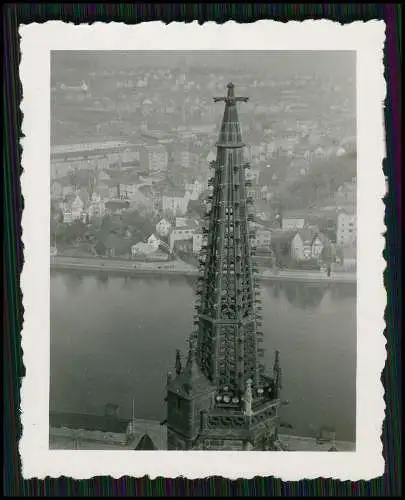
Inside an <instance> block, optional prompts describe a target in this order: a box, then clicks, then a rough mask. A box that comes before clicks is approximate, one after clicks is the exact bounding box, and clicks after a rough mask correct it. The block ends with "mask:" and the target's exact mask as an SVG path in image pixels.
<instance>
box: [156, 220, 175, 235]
mask: <svg viewBox="0 0 405 500" xmlns="http://www.w3.org/2000/svg"><path fill="white" fill-rule="evenodd" d="M171 228H172V225H171V223H170V222H169V221H168V220H167V219H161V220H160V221H159V222H158V223H157V224H156V232H157V234H158V235H159V236H162V237H166V236H168V235H169V232H170V230H171Z"/></svg>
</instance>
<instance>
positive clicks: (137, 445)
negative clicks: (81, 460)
mask: <svg viewBox="0 0 405 500" xmlns="http://www.w3.org/2000/svg"><path fill="white" fill-rule="evenodd" d="M49 426H50V430H49V447H50V449H64V450H106V449H107V450H152V449H159V450H164V449H166V448H167V445H166V442H167V430H166V426H164V425H160V422H158V421H154V420H144V419H140V418H135V416H134V415H133V416H132V418H129V417H121V416H120V408H119V407H118V406H117V405H111V404H107V405H106V406H105V411H104V414H102V415H94V414H86V413H62V412H54V411H51V412H50V414H49Z"/></svg>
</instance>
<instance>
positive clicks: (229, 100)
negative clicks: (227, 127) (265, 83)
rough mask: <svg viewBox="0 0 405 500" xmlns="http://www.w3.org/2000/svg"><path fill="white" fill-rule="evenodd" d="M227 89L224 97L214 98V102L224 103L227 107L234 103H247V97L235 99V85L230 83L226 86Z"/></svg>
mask: <svg viewBox="0 0 405 500" xmlns="http://www.w3.org/2000/svg"><path fill="white" fill-rule="evenodd" d="M226 87H227V89H228V92H227V96H226V97H214V98H213V99H214V102H220V101H224V102H225V103H226V104H227V105H228V106H229V105H232V104H235V103H236V102H247V101H248V100H249V97H235V85H234V84H233V83H232V82H230V83H228V85H227V86H226Z"/></svg>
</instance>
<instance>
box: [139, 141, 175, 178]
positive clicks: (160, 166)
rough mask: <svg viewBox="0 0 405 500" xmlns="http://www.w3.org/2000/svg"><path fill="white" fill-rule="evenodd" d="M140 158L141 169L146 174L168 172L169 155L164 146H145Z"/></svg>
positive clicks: (141, 149) (141, 150)
mask: <svg viewBox="0 0 405 500" xmlns="http://www.w3.org/2000/svg"><path fill="white" fill-rule="evenodd" d="M139 158H140V162H141V169H142V170H143V171H146V172H151V173H152V172H162V171H165V170H167V164H168V162H169V153H168V151H167V149H166V148H165V147H164V146H163V145H162V144H153V145H146V144H145V145H143V146H142V147H141V148H140V152H139Z"/></svg>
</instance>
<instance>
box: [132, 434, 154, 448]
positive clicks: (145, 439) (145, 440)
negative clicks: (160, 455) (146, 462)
mask: <svg viewBox="0 0 405 500" xmlns="http://www.w3.org/2000/svg"><path fill="white" fill-rule="evenodd" d="M135 450H138V451H140V450H157V448H156V446H155V445H154V443H153V441H152V439H151V438H150V437H149V435H148V434H144V435H143V436H142V437H141V439H140V440H139V443H138V444H137V446H136V448H135Z"/></svg>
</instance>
